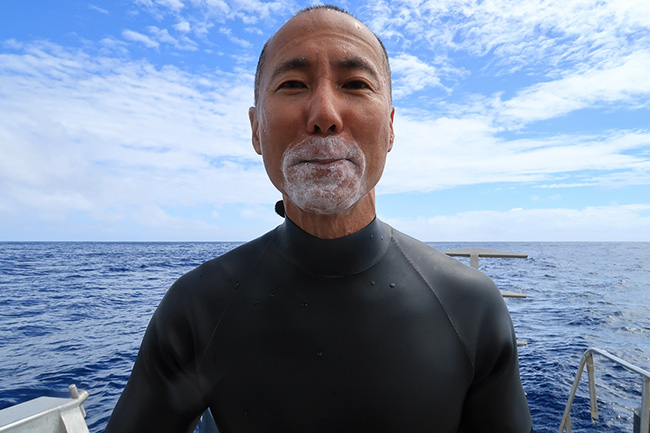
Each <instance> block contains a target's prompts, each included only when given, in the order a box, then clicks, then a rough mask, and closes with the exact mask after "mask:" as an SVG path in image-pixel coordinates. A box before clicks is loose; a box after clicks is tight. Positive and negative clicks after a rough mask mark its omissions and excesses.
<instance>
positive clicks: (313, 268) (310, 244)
mask: <svg viewBox="0 0 650 433" xmlns="http://www.w3.org/2000/svg"><path fill="white" fill-rule="evenodd" d="M390 237H391V228H390V226H388V225H386V224H384V223H383V222H381V221H379V220H378V219H377V218H375V219H374V220H373V221H372V222H371V223H370V224H369V225H368V226H366V227H365V228H363V229H361V230H360V231H358V232H356V233H352V234H351V235H348V236H344V237H342V238H337V239H320V238H317V237H315V236H312V235H310V234H309V233H307V232H305V231H303V230H302V229H301V228H300V227H298V226H297V225H296V224H295V223H294V222H293V221H291V220H290V219H289V218H285V220H284V224H282V225H281V226H279V227H278V228H277V229H276V233H275V239H274V242H275V244H276V246H277V248H278V251H279V252H280V254H281V255H282V256H283V257H284V258H285V259H286V260H288V261H289V262H291V263H292V264H293V265H294V266H296V267H298V268H300V269H302V270H305V271H308V272H311V273H314V274H317V275H327V276H332V277H334V276H345V275H354V274H358V273H359V272H361V271H364V270H366V269H368V268H369V267H371V266H372V265H374V264H375V263H377V262H378V261H379V260H380V259H381V258H382V257H383V256H384V254H385V253H386V250H387V249H388V245H389V243H390Z"/></svg>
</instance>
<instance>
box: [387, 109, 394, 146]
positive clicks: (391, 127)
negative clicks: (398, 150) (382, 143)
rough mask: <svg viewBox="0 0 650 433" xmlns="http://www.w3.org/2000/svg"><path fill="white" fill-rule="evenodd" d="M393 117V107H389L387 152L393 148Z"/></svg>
mask: <svg viewBox="0 0 650 433" xmlns="http://www.w3.org/2000/svg"><path fill="white" fill-rule="evenodd" d="M394 118H395V107H391V109H390V144H389V145H388V152H390V151H391V150H392V149H393V141H394V140H395V129H394V128H393V119H394Z"/></svg>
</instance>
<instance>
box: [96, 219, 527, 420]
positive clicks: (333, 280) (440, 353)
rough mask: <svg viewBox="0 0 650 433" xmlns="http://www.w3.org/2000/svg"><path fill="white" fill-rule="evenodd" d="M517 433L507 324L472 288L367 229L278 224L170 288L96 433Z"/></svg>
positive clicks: (520, 399) (469, 275) (481, 278)
mask: <svg viewBox="0 0 650 433" xmlns="http://www.w3.org/2000/svg"><path fill="white" fill-rule="evenodd" d="M208 407H210V408H211V410H212V413H213V415H214V418H215V420H216V422H217V426H218V428H219V431H220V432H221V433H232V432H234V433H249V432H251V433H253V432H254V433H264V432H281V433H293V432H303V433H318V432H327V433H333V432H355V433H366V432H367V433H383V432H390V433H395V432H406V433H416V432H432V433H447V432H490V433H495V432H497V433H507V432H513V433H527V432H529V431H530V429H531V419H530V414H529V410H528V406H527V403H526V399H525V396H524V392H523V390H522V387H521V383H520V379H519V369H518V362H517V351H516V341H515V336H514V332H513V328H512V323H511V321H510V316H509V314H508V311H507V309H506V307H505V304H504V302H503V299H502V298H501V296H500V294H499V291H498V290H497V289H496V287H495V285H494V283H492V281H491V280H490V279H489V278H487V277H486V276H485V275H484V274H482V273H480V272H478V271H476V270H474V269H472V268H470V267H469V266H466V265H464V264H462V263H460V262H458V261H457V260H455V259H451V258H448V257H447V256H445V255H444V254H442V253H439V252H437V251H435V250H434V249H432V248H430V247H428V246H426V245H425V244H423V243H421V242H419V241H416V240H415V239H412V238H410V237H408V236H406V235H404V234H402V233H400V232H398V231H396V230H394V229H392V228H391V227H390V226H388V225H386V224H384V223H382V222H381V221H378V220H375V221H373V223H371V224H370V225H369V226H368V227H366V228H365V229H363V230H361V231H360V232H357V233H355V234H352V235H350V236H347V237H344V238H340V239H334V240H323V239H318V238H315V237H313V236H310V235H309V234H307V233H305V232H303V231H302V230H301V229H300V228H298V227H297V226H296V225H294V224H293V223H292V222H291V221H289V220H288V219H287V220H285V223H284V224H282V225H281V226H279V227H278V228H277V229H275V230H273V231H271V232H269V233H267V234H266V235H264V236H262V237H260V238H258V239H256V240H254V241H252V242H249V243H247V244H244V245H242V246H240V247H239V248H237V249H235V250H233V251H231V252H229V253H227V254H224V255H223V256H220V257H218V258H216V259H213V260H210V261H208V262H206V263H204V264H203V265H201V266H200V267H198V268H196V269H194V270H193V271H191V272H189V273H187V274H186V275H184V276H183V277H181V278H180V279H179V280H178V281H177V282H176V283H174V285H173V286H172V287H171V289H170V290H169V292H168V293H167V295H166V296H165V297H164V299H163V301H162V302H161V304H160V306H159V307H158V310H157V311H156V313H155V314H154V316H153V318H152V320H151V323H150V324H149V327H148V329H147V332H146V334H145V337H144V340H143V342H142V346H141V348H140V352H139V354H138V358H137V360H136V363H135V366H134V368H133V373H132V374H131V378H130V379H129V382H128V384H127V386H126V388H125V390H124V393H123V394H122V396H121V398H120V400H119V402H118V404H117V406H116V408H115V411H114V412H113V415H112V418H111V420H110V422H109V425H108V428H107V430H106V431H107V432H110V433H118V432H119V433H127V432H185V431H187V430H188V428H190V426H191V425H192V423H193V422H195V420H196V418H197V417H198V416H199V415H200V414H201V413H202V412H203V411H204V410H205V409H206V408H208Z"/></svg>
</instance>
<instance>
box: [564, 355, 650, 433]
mask: <svg viewBox="0 0 650 433" xmlns="http://www.w3.org/2000/svg"><path fill="white" fill-rule="evenodd" d="M594 354H597V355H601V356H603V357H605V358H607V359H609V360H610V361H613V362H614V363H616V364H618V365H620V366H621V367H624V368H625V369H627V370H629V371H632V372H634V373H637V374H639V375H640V376H641V377H642V378H643V390H642V392H641V409H640V414H639V418H640V419H639V424H638V427H639V428H638V430H635V433H636V432H638V433H650V372H648V371H646V370H644V369H642V368H640V367H637V366H636V365H634V364H630V363H629V362H627V361H625V360H624V359H621V358H619V357H618V356H615V355H612V354H611V353H609V352H607V351H605V350H602V349H598V348H596V347H592V348H589V349H588V350H587V351H586V352H585V353H584V355H582V359H581V360H580V366H579V367H578V372H577V374H576V378H575V380H574V381H573V387H572V388H571V393H570V394H569V401H567V404H566V408H565V409H564V415H563V416H562V422H561V423H560V431H559V433H563V432H564V431H565V430H566V432H567V433H571V406H572V405H573V399H574V398H575V395H576V392H577V391H578V385H579V384H580V378H581V376H582V372H583V371H584V368H585V365H586V366H587V376H588V380H589V403H590V409H591V421H592V422H596V421H597V420H598V404H597V401H596V380H595V379H596V378H595V372H594V370H595V369H594ZM635 428H636V426H635Z"/></svg>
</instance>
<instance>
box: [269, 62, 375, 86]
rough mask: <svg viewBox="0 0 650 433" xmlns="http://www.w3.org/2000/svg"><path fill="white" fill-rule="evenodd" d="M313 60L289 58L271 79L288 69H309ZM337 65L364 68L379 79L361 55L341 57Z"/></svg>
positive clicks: (363, 69) (339, 66)
mask: <svg viewBox="0 0 650 433" xmlns="http://www.w3.org/2000/svg"><path fill="white" fill-rule="evenodd" d="M311 64H312V62H311V61H309V60H308V59H306V58H304V57H295V58H293V59H289V60H287V61H285V62H282V63H281V64H280V65H279V66H278V67H277V68H275V70H274V71H273V74H272V75H271V80H274V79H275V78H276V77H277V76H278V75H281V74H283V73H285V72H288V71H295V70H301V69H307V68H309V67H310V66H311ZM337 67H338V68H339V69H345V70H362V71H366V72H368V73H369V74H370V75H372V77H373V78H374V79H378V78H379V77H378V74H377V71H376V70H375V68H373V67H372V65H371V64H370V63H369V62H368V61H366V60H365V59H363V58H361V57H356V56H355V57H348V58H344V59H341V60H339V61H338V62H337Z"/></svg>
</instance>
